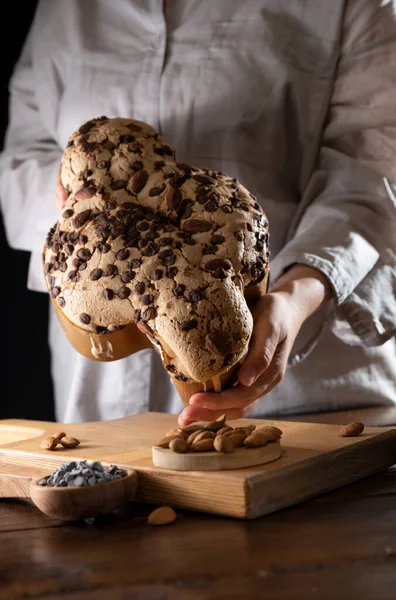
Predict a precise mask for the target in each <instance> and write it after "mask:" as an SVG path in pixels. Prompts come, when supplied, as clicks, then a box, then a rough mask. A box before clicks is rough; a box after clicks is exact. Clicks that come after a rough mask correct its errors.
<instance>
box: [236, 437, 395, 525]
mask: <svg viewBox="0 0 396 600" xmlns="http://www.w3.org/2000/svg"><path fill="white" fill-rule="evenodd" d="M362 448H363V450H364V452H363V453H362ZM373 450H375V451H377V453H378V460H376V462H375V464H371V465H370V462H369V460H367V459H372V457H373V456H374V453H373ZM351 458H352V459H355V460H357V461H359V463H361V465H362V466H363V467H365V468H363V469H359V470H358V471H356V470H355V471H354V470H353V467H354V463H352V462H351V460H350V459H351ZM346 459H348V460H349V464H347V466H348V468H347V470H346V471H344V473H343V474H342V476H339V478H338V479H336V480H335V479H333V480H332V483H331V485H323V486H320V485H317V486H316V487H315V489H314V490H312V489H311V491H310V492H309V493H307V492H306V490H307V489H309V486H306V485H305V484H304V483H300V487H301V488H302V490H305V491H302V492H300V493H299V494H298V498H297V499H293V500H292V499H289V501H287V502H283V501H282V499H281V498H282V494H281V493H280V492H281V490H279V494H278V496H279V498H280V500H278V501H272V502H268V501H266V502H265V501H263V496H264V497H265V487H268V483H269V482H271V488H272V489H273V488H274V486H276V485H277V480H280V487H281V488H282V491H283V490H284V487H285V481H284V480H285V479H286V481H287V482H288V485H289V486H290V485H292V486H293V485H296V484H293V481H296V479H298V478H297V477H296V474H297V475H298V474H300V475H302V476H303V477H304V478H305V479H306V478H307V477H309V476H310V475H311V476H312V477H315V474H316V475H317V473H318V469H317V467H318V466H321V469H320V470H319V473H321V474H322V475H323V473H324V471H325V469H324V466H323V461H325V462H326V463H329V464H331V465H333V466H335V467H336V472H338V471H339V464H340V462H341V461H345V460H346ZM395 464H396V429H395V428H387V430H386V431H384V432H383V433H379V434H377V435H373V436H372V437H370V438H368V439H365V440H361V441H360V442H359V444H353V445H348V446H345V447H344V448H337V449H336V450H332V451H330V452H326V453H322V454H318V455H316V456H312V457H310V458H307V459H305V460H304V461H303V462H300V463H297V464H291V465H289V466H287V467H284V468H283V469H282V472H281V473H280V472H279V471H276V470H275V471H271V472H264V473H260V474H257V475H255V476H253V477H251V478H250V479H247V480H246V494H247V498H246V517H245V518H246V519H247V520H253V519H257V518H259V517H262V516H264V515H266V514H270V513H273V512H275V511H278V510H281V509H283V508H287V507H288V506H294V505H297V504H300V502H303V501H305V500H309V499H311V498H315V497H317V496H319V495H322V494H326V493H328V492H331V491H333V490H336V489H337V488H340V487H343V486H344V485H348V484H350V483H354V482H355V481H358V480H359V479H363V478H365V477H369V476H370V475H374V474H375V473H379V472H381V471H382V470H384V469H387V468H389V467H391V466H393V465H395ZM289 471H290V472H292V471H293V474H294V476H295V477H294V480H293V479H292V478H288V477H287V474H288V472H289ZM263 488H264V493H263V491H262V490H263ZM290 496H291V495H290V494H289V497H290Z"/></svg>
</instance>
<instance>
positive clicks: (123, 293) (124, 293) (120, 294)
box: [117, 285, 131, 300]
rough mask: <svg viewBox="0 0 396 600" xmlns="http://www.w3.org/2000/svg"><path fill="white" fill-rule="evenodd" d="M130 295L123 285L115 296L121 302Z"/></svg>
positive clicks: (129, 291)
mask: <svg viewBox="0 0 396 600" xmlns="http://www.w3.org/2000/svg"><path fill="white" fill-rule="evenodd" d="M130 294H131V290H130V289H129V287H127V286H126V285H123V286H122V287H120V289H119V290H118V292H117V296H118V297H119V298H121V300H125V299H126V298H129V296H130Z"/></svg>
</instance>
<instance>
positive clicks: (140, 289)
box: [135, 281, 146, 295]
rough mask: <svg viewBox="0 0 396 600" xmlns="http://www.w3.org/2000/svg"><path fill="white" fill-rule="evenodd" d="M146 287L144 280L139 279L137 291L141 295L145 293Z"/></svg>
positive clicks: (136, 286)
mask: <svg viewBox="0 0 396 600" xmlns="http://www.w3.org/2000/svg"><path fill="white" fill-rule="evenodd" d="M145 289H146V285H145V284H144V282H143V281H139V283H137V284H136V285H135V292H136V294H139V295H142V294H144V291H145Z"/></svg>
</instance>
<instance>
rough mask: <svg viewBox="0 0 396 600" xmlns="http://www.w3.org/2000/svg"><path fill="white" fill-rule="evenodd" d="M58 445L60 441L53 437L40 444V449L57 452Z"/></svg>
mask: <svg viewBox="0 0 396 600" xmlns="http://www.w3.org/2000/svg"><path fill="white" fill-rule="evenodd" d="M57 445H58V440H57V439H56V438H54V437H53V436H52V435H51V436H48V437H47V438H45V440H42V442H41V443H40V448H44V450H55V448H56V447H57Z"/></svg>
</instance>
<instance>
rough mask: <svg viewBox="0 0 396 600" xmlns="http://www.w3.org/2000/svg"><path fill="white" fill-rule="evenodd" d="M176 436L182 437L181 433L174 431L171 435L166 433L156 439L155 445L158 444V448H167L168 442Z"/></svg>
mask: <svg viewBox="0 0 396 600" xmlns="http://www.w3.org/2000/svg"><path fill="white" fill-rule="evenodd" d="M177 438H180V439H184V438H183V436H182V435H180V434H178V433H174V434H173V435H167V436H165V437H163V438H161V439H160V440H158V442H157V443H156V446H159V447H160V448H169V443H170V442H171V441H172V440H175V439H177Z"/></svg>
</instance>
